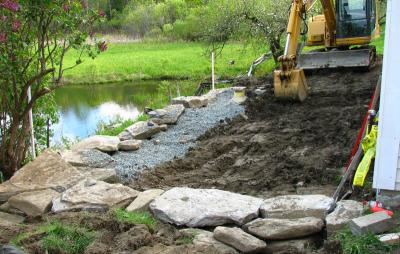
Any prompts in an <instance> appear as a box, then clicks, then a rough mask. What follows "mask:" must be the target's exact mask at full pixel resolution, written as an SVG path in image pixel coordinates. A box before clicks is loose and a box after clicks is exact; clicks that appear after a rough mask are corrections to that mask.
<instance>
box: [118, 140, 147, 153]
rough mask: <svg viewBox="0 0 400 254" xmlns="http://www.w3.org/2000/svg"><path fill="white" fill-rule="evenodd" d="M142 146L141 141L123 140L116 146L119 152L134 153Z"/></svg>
mask: <svg viewBox="0 0 400 254" xmlns="http://www.w3.org/2000/svg"><path fill="white" fill-rule="evenodd" d="M142 144H143V141H142V140H134V139H133V140H124V141H121V142H120V143H119V145H118V150H120V151H136V150H139V148H140V146H141V145H142Z"/></svg>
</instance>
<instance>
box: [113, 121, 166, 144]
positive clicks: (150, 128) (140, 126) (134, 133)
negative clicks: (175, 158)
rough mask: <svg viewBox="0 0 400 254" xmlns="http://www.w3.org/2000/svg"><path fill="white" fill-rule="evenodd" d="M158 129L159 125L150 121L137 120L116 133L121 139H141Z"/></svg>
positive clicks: (152, 134) (151, 135)
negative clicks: (119, 132)
mask: <svg viewBox="0 0 400 254" xmlns="http://www.w3.org/2000/svg"><path fill="white" fill-rule="evenodd" d="M160 131H161V128H160V126H159V125H158V124H155V123H153V122H151V121H148V122H137V123H135V124H133V125H131V126H129V127H128V128H126V129H125V130H124V131H123V132H122V133H121V134H119V135H118V137H119V139H120V140H121V141H125V140H133V139H140V140H143V139H149V138H151V137H153V136H154V135H155V134H157V133H159V132H160Z"/></svg>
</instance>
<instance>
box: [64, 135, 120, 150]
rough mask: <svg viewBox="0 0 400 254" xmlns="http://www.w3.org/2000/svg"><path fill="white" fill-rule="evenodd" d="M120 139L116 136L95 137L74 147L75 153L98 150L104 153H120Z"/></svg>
mask: <svg viewBox="0 0 400 254" xmlns="http://www.w3.org/2000/svg"><path fill="white" fill-rule="evenodd" d="M118 144H119V138H118V137H114V136H103V135H95V136H91V137H88V138H85V139H84V140H82V141H80V142H79V143H77V144H75V145H74V146H73V147H72V150H73V151H79V150H88V149H97V150H99V151H102V152H106V153H108V152H116V151H118Z"/></svg>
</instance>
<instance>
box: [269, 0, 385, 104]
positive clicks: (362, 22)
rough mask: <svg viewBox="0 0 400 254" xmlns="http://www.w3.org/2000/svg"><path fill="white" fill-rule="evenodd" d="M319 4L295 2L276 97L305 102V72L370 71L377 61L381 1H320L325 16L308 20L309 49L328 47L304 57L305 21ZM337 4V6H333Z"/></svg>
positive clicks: (276, 80)
mask: <svg viewBox="0 0 400 254" xmlns="http://www.w3.org/2000/svg"><path fill="white" fill-rule="evenodd" d="M315 1H316V0H293V1H292V7H291V11H290V16H289V22H288V29H287V40H286V46H285V51H284V55H283V56H281V57H280V58H279V59H278V60H279V63H280V68H279V69H278V70H276V71H275V73H274V88H275V96H276V97H277V98H280V99H287V100H297V101H304V100H305V99H306V97H307V92H308V86H307V80H306V77H305V75H304V70H315V69H326V68H366V69H368V68H369V67H370V66H372V64H373V63H374V61H375V58H376V50H375V47H373V46H369V45H368V44H369V43H370V42H371V40H372V39H373V38H375V37H376V36H379V31H380V29H379V23H378V18H377V17H378V15H377V14H378V12H379V11H378V8H377V7H378V4H377V3H379V2H377V1H379V0H336V1H332V0H320V2H321V4H322V8H323V12H324V14H323V15H318V16H315V17H311V18H310V19H309V20H308V25H307V27H308V34H307V41H306V45H307V46H324V47H323V48H321V47H318V49H316V50H312V51H309V52H307V53H304V54H300V53H301V52H300V51H301V50H299V49H301V48H302V47H299V41H300V34H301V25H302V21H303V20H302V19H303V17H304V16H305V13H307V11H309V9H310V8H312V6H313V4H314V3H315ZM333 2H335V4H333Z"/></svg>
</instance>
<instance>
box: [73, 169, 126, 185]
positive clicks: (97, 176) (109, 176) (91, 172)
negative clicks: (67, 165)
mask: <svg viewBox="0 0 400 254" xmlns="http://www.w3.org/2000/svg"><path fill="white" fill-rule="evenodd" d="M77 169H78V170H79V172H81V173H82V174H83V175H84V178H85V179H94V180H96V181H103V182H106V183H118V182H119V181H120V180H119V178H118V176H117V172H116V171H115V169H114V168H88V167H78V168H77Z"/></svg>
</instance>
